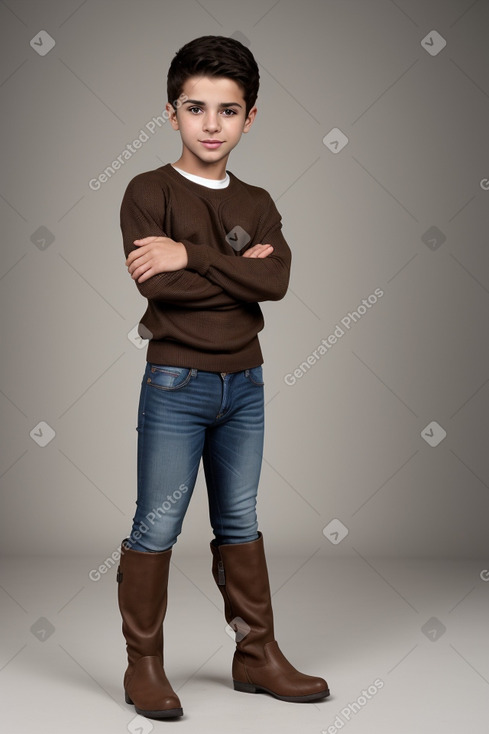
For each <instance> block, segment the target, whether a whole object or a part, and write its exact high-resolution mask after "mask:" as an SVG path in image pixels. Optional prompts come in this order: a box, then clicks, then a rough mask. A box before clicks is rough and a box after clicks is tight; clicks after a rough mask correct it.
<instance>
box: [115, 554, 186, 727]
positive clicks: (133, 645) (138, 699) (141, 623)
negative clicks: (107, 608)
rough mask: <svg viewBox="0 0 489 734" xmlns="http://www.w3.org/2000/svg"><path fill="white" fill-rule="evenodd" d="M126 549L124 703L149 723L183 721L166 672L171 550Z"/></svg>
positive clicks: (122, 570) (121, 595)
mask: <svg viewBox="0 0 489 734" xmlns="http://www.w3.org/2000/svg"><path fill="white" fill-rule="evenodd" d="M124 544H125V541H123V542H122V545H121V560H120V565H119V569H118V572H117V582H118V599H119V609H120V611H121V615H122V632H123V635H124V637H125V638H126V644H127V658H128V663H129V665H128V667H127V670H126V673H125V675H124V693H125V698H126V703H131V704H134V706H135V707H136V711H137V713H138V714H141V716H147V717H148V718H150V719H166V718H170V717H175V716H182V715H183V710H182V707H181V704H180V701H179V698H178V696H177V694H176V693H175V691H174V690H173V688H172V687H171V685H170V683H169V682H168V679H167V677H166V675H165V671H164V670H163V620H164V618H165V614H166V605H167V586H168V574H169V569H170V558H171V549H170V550H166V551H163V552H162V553H142V552H140V551H135V550H131V549H130V548H129V547H127V546H125V545H124Z"/></svg>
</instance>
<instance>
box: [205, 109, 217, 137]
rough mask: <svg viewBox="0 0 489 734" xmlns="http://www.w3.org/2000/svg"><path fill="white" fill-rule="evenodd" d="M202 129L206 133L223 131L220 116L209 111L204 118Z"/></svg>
mask: <svg viewBox="0 0 489 734" xmlns="http://www.w3.org/2000/svg"><path fill="white" fill-rule="evenodd" d="M202 128H203V130H204V131H205V132H209V133H211V132H213V133H215V132H218V131H219V130H220V129H221V123H220V120H219V114H218V113H217V112H213V111H210V110H209V111H208V112H207V113H206V114H205V116H204V124H203V126H202Z"/></svg>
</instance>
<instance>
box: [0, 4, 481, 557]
mask: <svg viewBox="0 0 489 734" xmlns="http://www.w3.org/2000/svg"><path fill="white" fill-rule="evenodd" d="M0 24H1V28H2V31H1V33H2V43H1V52H0V53H1V61H2V65H1V75H0V100H1V105H2V136H1V141H2V166H1V170H2V181H1V186H0V211H1V216H2V235H3V237H2V257H1V260H0V318H1V325H2V337H1V339H2V342H1V343H2V373H1V383H0V389H1V394H0V406H1V410H2V455H1V464H0V475H1V478H0V492H1V500H2V529H1V534H0V544H1V548H2V550H3V551H4V552H5V553H12V554H31V553H35V554H80V553H86V552H90V553H94V554H100V555H101V557H102V558H105V557H106V555H108V554H109V553H111V552H112V551H113V550H114V549H115V548H116V547H117V545H118V543H119V542H120V539H121V538H122V537H123V536H124V535H125V534H126V533H127V532H128V530H129V527H130V520H131V517H132V514H133V510H134V500H135V476H136V461H135V459H136V430H135V425H136V409H137V401H138V392H139V384H140V380H141V376H142V371H143V368H144V359H145V351H144V348H142V347H143V346H144V345H142V344H141V343H137V340H134V339H133V338H132V339H131V333H133V329H134V327H135V325H136V324H137V322H138V320H139V318H140V317H141V315H142V313H143V311H144V307H145V302H144V299H142V297H141V296H140V295H139V293H138V291H137V289H136V287H135V285H134V284H133V283H132V281H131V280H130V278H129V276H128V274H127V272H126V269H125V266H124V258H123V253H122V244H121V234H120V229H119V206H120V201H121V198H122V195H123V192H124V190H125V187H126V185H127V183H128V182H129V180H130V179H131V178H132V177H133V176H134V175H136V174H137V173H139V172H141V171H145V170H148V169H151V168H155V167H157V166H160V165H162V164H164V163H167V162H173V161H175V160H176V159H177V158H178V156H179V154H180V142H179V137H178V134H177V133H175V132H173V131H172V130H171V128H170V126H169V125H168V124H166V123H165V121H164V118H162V117H160V119H159V120H158V116H161V113H162V111H163V110H164V105H165V102H166V98H165V85H166V72H167V68H168V65H169V62H170V60H171V58H172V56H173V54H174V52H175V51H176V50H177V49H178V48H179V47H180V46H181V45H183V44H184V43H185V42H187V41H188V40H190V39H192V38H194V37H196V36H199V35H204V34H222V35H235V36H236V37H237V38H239V39H240V40H242V41H243V42H245V43H248V44H249V46H250V48H251V50H252V51H253V53H254V54H255V56H256V59H257V61H258V63H259V65H260V70H261V90H260V96H259V100H258V108H259V112H258V117H257V120H256V123H255V125H254V127H253V129H252V131H251V132H250V134H249V135H247V136H244V138H243V140H242V142H241V144H240V145H239V146H238V148H237V149H236V150H235V151H234V152H233V153H232V155H231V158H230V162H229V168H230V169H231V170H232V171H233V172H234V173H235V174H236V175H237V176H239V177H240V178H242V179H244V180H245V181H248V182H250V183H253V184H257V185H261V186H264V187H265V188H267V189H268V190H269V191H270V193H271V195H272V196H273V198H274V200H275V201H276V203H277V206H278V208H279V210H280V211H281V213H282V216H283V221H284V233H285V236H286V238H287V240H288V241H289V243H290V245H291V247H292V250H293V256H294V257H293V272H292V279H291V286H290V290H289V292H288V294H287V296H286V298H285V299H284V300H283V301H281V302H278V303H269V304H266V305H265V306H264V311H265V318H266V323H267V325H266V329H265V331H264V332H263V335H262V345H263V350H264V354H265V376H266V390H267V439H266V448H265V454H264V465H263V473H262V482H261V489H260V495H259V512H260V521H261V529H262V530H263V532H264V533H266V537H267V545H268V548H269V549H272V548H273V549H274V550H275V551H282V552H284V553H289V552H290V553H295V552H296V551H297V552H300V553H301V554H303V555H307V554H308V553H309V555H310V554H311V553H314V552H316V551H317V550H318V549H320V548H321V549H322V550H323V551H324V553H326V554H328V555H331V556H335V555H351V554H354V553H360V554H362V555H363V556H370V557H373V556H382V555H387V556H434V557H476V556H479V557H481V556H485V555H487V553H488V549H489V534H488V532H487V519H488V512H489V486H488V482H489V464H488V450H487V443H486V440H487V435H488V428H489V426H488V412H487V406H488V401H489V387H488V381H489V374H488V349H487V321H488V316H489V297H488V296H489V268H488V266H489V254H488V246H487V220H488V211H489V207H488V202H489V159H488V155H487V130H488V129H489V100H488V97H489V67H488V62H487V29H488V27H489V3H488V2H487V1H486V0H478V1H476V2H473V1H472V0H443V1H442V0H430V1H428V2H427V1H426V0H397V1H396V2H394V1H393V0H343V2H341V1H340V0H302V1H301V2H294V1H293V0H278V2H276V1H275V0H265V1H263V0H260V1H259V0H247V2H228V1H225V0H204V1H203V2H201V1H200V0H179V2H178V3H175V2H165V1H157V0H139V1H138V2H129V0H123V1H119V2H116V1H115V0H102V1H100V2H97V1H96V0H85V2H80V0H65V1H64V2H61V0H45V1H44V2H42V3H39V2H35V1H34V0H7V2H0ZM53 44H54V45H53ZM137 139H139V146H138V147H135V145H133V141H134V140H137ZM345 143H346V144H345ZM136 145H137V143H136ZM128 146H131V147H128ZM131 148H132V150H133V152H131ZM123 151H126V153H125V156H126V157H125V158H124V162H123V165H120V166H119V169H118V170H115V171H114V173H113V175H111V176H110V177H107V178H106V180H105V179H104V177H103V176H101V175H100V174H103V171H104V169H106V168H107V167H108V166H111V164H112V161H114V160H116V159H117V157H118V156H122V155H123ZM127 151H129V152H130V154H129V153H127ZM128 335H129V336H128ZM210 535H211V534H210V529H209V523H208V515H207V507H206V495H205V486H204V483H203V481H202V476H201V475H200V476H199V481H198V484H197V487H196V490H195V494H194V498H193V501H192V503H191V506H190V510H189V513H188V515H187V519H186V522H185V525H184V532H183V534H182V536H181V538H180V540H179V548H181V549H182V552H185V551H187V552H189V553H191V552H197V553H200V552H206V551H205V547H206V544H207V542H208V541H209V540H210Z"/></svg>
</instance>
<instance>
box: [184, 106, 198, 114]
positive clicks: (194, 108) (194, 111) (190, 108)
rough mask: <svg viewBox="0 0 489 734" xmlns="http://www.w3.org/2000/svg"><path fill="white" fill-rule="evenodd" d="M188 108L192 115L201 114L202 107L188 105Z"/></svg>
mask: <svg viewBox="0 0 489 734" xmlns="http://www.w3.org/2000/svg"><path fill="white" fill-rule="evenodd" d="M187 110H188V111H189V112H190V113H191V114H192V115H198V114H199V112H200V111H201V110H200V107H195V106H194V107H187Z"/></svg>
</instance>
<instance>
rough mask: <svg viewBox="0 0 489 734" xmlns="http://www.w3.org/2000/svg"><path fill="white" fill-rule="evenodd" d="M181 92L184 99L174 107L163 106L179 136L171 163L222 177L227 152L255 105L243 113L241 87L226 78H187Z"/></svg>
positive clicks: (249, 121)
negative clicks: (178, 153)
mask: <svg viewBox="0 0 489 734" xmlns="http://www.w3.org/2000/svg"><path fill="white" fill-rule="evenodd" d="M182 92H183V94H185V95H186V96H187V98H188V99H187V101H186V102H184V103H183V104H182V105H181V106H180V107H179V108H178V110H174V109H173V107H172V106H171V105H170V104H167V107H166V108H167V111H168V113H169V115H170V122H171V125H172V127H173V129H174V130H178V131H179V132H180V136H181V138H182V146H183V148H182V155H181V157H180V159H179V160H178V161H177V162H176V164H175V165H177V166H179V167H180V168H182V169H183V170H185V171H187V172H188V173H194V174H196V175H198V176H205V177H207V178H223V177H224V175H225V171H226V163H227V159H228V157H229V154H230V152H231V151H232V149H233V148H234V147H235V146H236V145H237V144H238V142H239V140H240V138H241V135H242V134H243V133H247V132H248V130H249V129H250V127H251V125H252V123H253V120H254V119H255V115H256V107H253V109H251V110H250V111H249V113H248V114H246V103H245V100H244V98H243V92H242V90H241V87H240V86H239V85H238V84H236V82H235V81H233V80H232V79H228V78H227V77H216V78H214V77H206V76H203V77H191V78H190V79H187V81H186V83H185V84H184V87H183V90H182Z"/></svg>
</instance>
